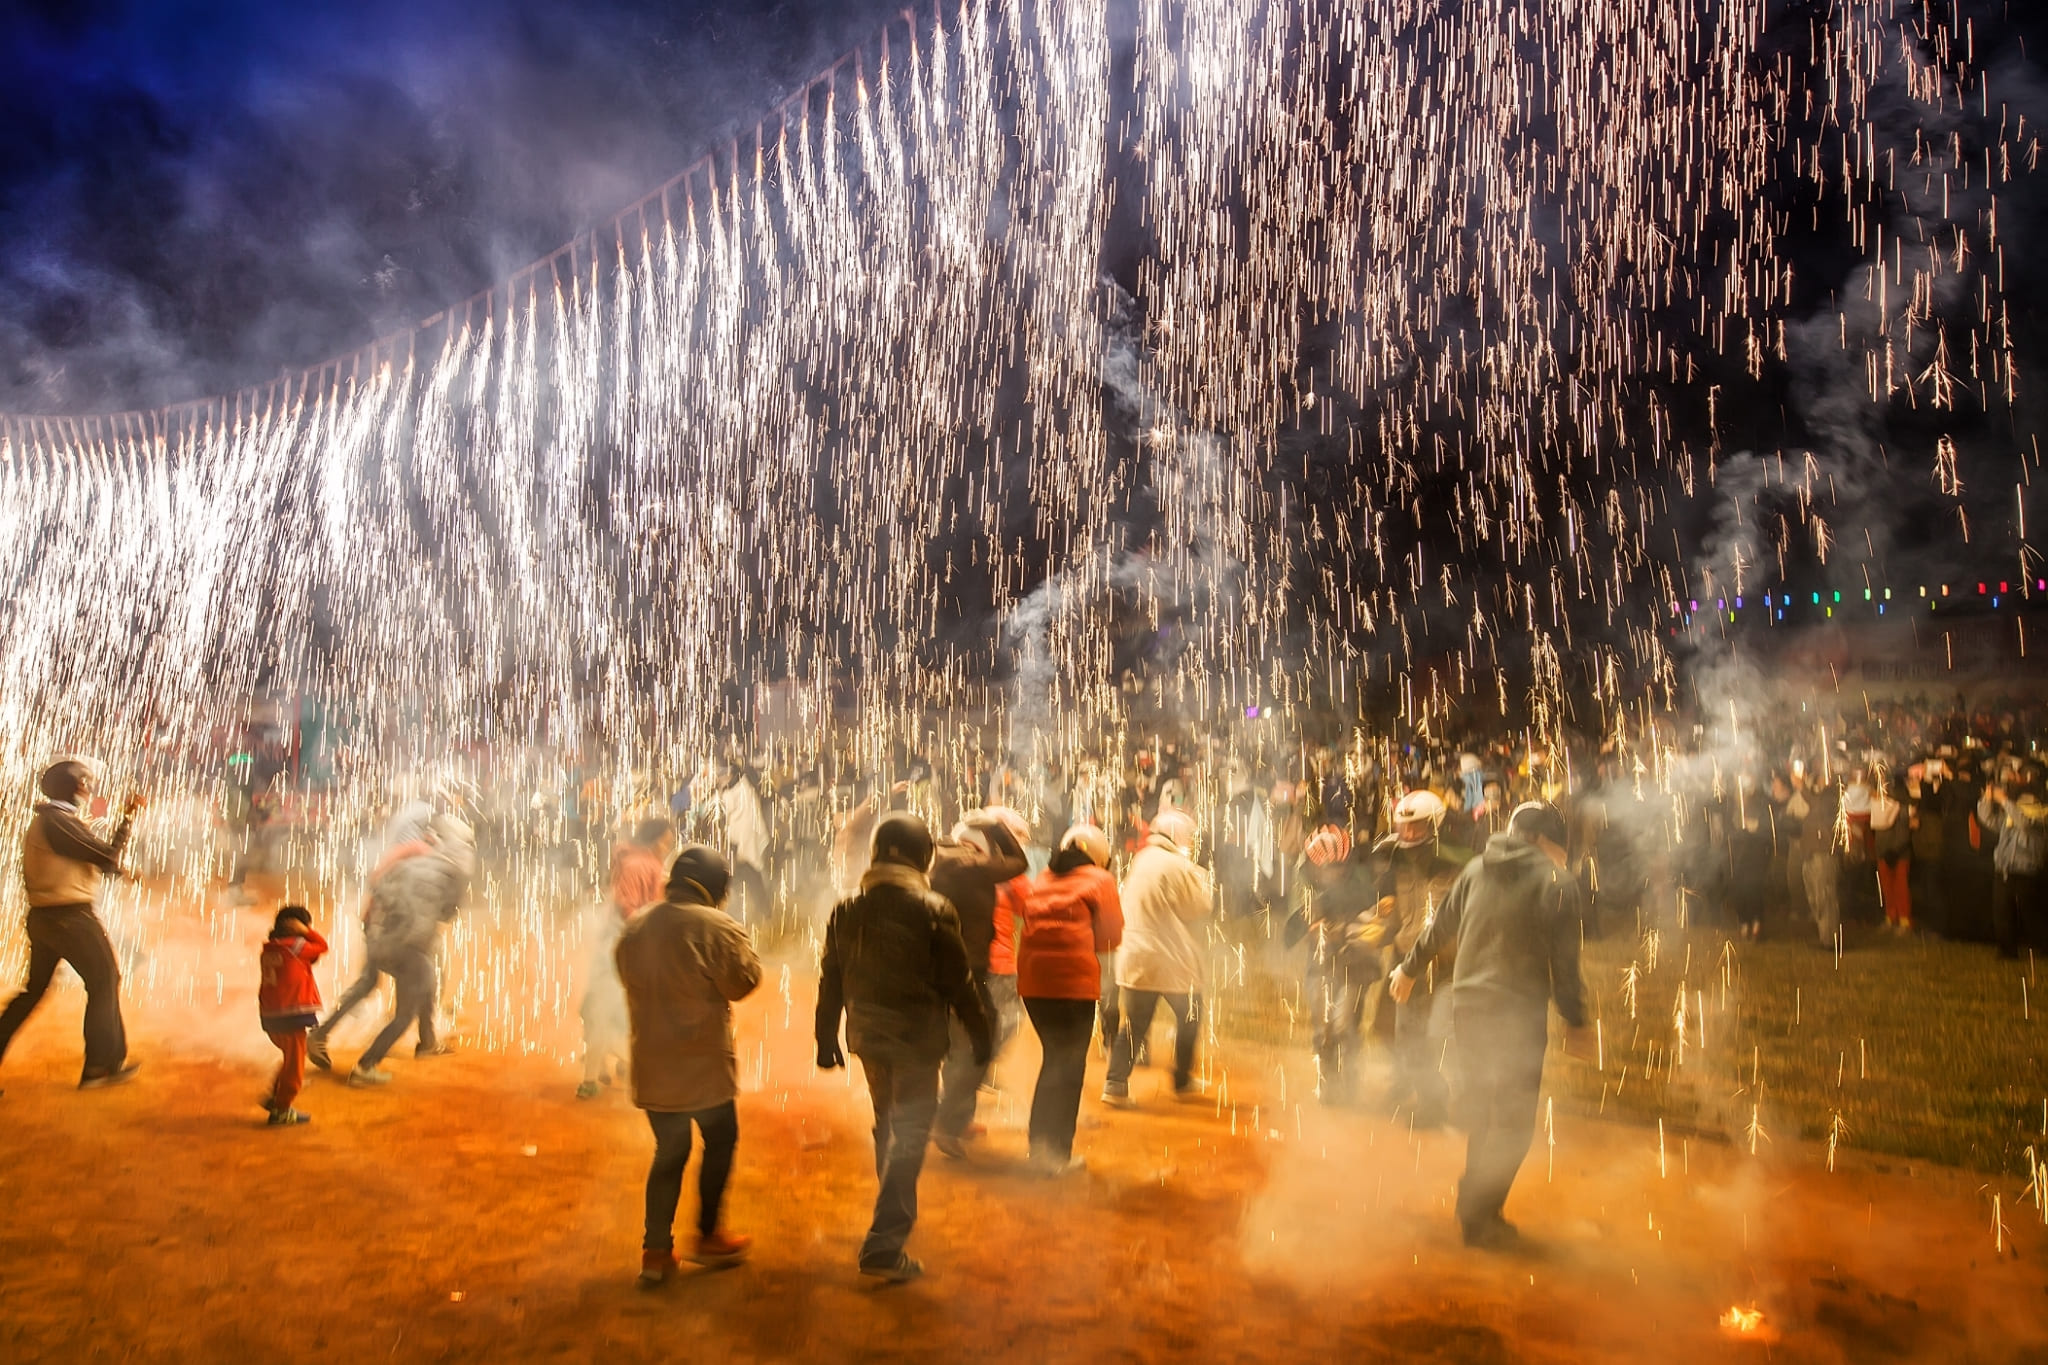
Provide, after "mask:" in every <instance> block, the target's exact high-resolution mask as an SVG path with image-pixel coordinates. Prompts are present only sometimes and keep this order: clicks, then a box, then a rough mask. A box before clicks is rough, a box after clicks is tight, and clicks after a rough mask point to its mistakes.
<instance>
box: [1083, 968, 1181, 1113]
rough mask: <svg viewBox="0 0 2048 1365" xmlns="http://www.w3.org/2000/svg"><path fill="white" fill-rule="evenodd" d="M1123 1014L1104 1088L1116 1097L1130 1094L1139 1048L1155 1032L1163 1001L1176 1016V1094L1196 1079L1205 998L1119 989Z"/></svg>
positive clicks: (1174, 1056)
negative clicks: (1153, 1029)
mask: <svg viewBox="0 0 2048 1365" xmlns="http://www.w3.org/2000/svg"><path fill="white" fill-rule="evenodd" d="M1117 995H1118V996H1119V997H1120V1004H1121V1007H1122V1010H1123V1017H1124V1022H1123V1027H1122V1028H1121V1029H1119V1030H1118V1031H1117V1035H1116V1041H1115V1042H1114V1043H1112V1044H1111V1045H1110V1049H1109V1076H1108V1078H1107V1079H1105V1080H1104V1081H1103V1083H1102V1088H1103V1090H1105V1091H1106V1092H1107V1093H1109V1094H1112V1095H1123V1094H1128V1093H1129V1092H1130V1087H1131V1070H1132V1068H1133V1067H1135V1066H1136V1065H1137V1057H1138V1048H1139V1046H1140V1045H1141V1044H1142V1043H1144V1041H1145V1039H1146V1037H1147V1035H1149V1034H1150V1033H1151V1032H1152V1017H1153V1015H1155V1014H1156V1013H1158V1011H1159V1004H1160V1002H1161V1001H1165V1002H1166V1008H1167V1009H1169V1010H1171V1011H1172V1012H1173V1089H1174V1092H1175V1093H1176V1094H1178V1093H1179V1092H1180V1091H1183V1090H1185V1089H1187V1088H1188V1086H1189V1085H1190V1084H1192V1083H1193V1082H1194V1079H1195V1043H1196V1041H1197V1040H1198V1039H1200V1038H1201V1036H1202V997H1201V996H1199V995H1192V994H1191V995H1163V994H1161V993H1160V992H1158V991H1141V990H1135V989H1133V988H1131V987H1129V986H1120V987H1118V988H1117Z"/></svg>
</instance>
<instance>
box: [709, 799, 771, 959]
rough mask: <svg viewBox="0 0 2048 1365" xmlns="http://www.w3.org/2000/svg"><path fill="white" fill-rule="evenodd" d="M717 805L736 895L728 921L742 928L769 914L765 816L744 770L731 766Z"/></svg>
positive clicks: (759, 800) (766, 822)
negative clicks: (720, 815)
mask: <svg viewBox="0 0 2048 1365" xmlns="http://www.w3.org/2000/svg"><path fill="white" fill-rule="evenodd" d="M718 805H719V809H720V811H721V812H722V813H723V814H724V816H725V841H726V846H727V850H728V852H729V854H730V856H731V858H732V880H733V889H734V890H735V891H736V892H738V895H737V897H736V898H735V900H734V902H733V904H732V906H731V914H732V917H733V918H734V919H736V920H738V921H739V922H740V923H742V924H754V923H758V922H759V921H761V920H762V919H763V918H765V917H766V916H767V914H768V910H769V894H768V871H767V869H768V816H767V813H766V812H765V811H763V810H762V808H761V793H760V792H759V791H758V790H757V789H756V788H755V786H754V782H753V779H752V778H750V777H748V776H747V770H746V769H745V768H742V767H740V766H738V765H737V764H735V765H734V766H732V767H731V768H730V769H729V770H728V771H727V773H726V779H725V784H724V785H723V786H722V787H721V788H720V790H719V793H718Z"/></svg>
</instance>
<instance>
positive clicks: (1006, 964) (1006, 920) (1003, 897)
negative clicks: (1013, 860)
mask: <svg viewBox="0 0 2048 1365" xmlns="http://www.w3.org/2000/svg"><path fill="white" fill-rule="evenodd" d="M1030 886H1031V879H1030V878H1029V877H1013V878H1011V879H1010V880H1009V881H1006V882H1004V883H1003V884H1002V885H1001V886H999V887H997V888H996V912H995V916H994V919H995V930H996V933H995V937H994V938H993V939H991V940H990V941H989V945H988V973H989V975H990V976H1015V975H1016V974H1017V928H1016V925H1017V921H1018V920H1020V919H1022V918H1023V917H1024V897H1025V896H1026V895H1027V894H1028V893H1029V889H1030Z"/></svg>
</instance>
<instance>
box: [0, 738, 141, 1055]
mask: <svg viewBox="0 0 2048 1365" xmlns="http://www.w3.org/2000/svg"><path fill="white" fill-rule="evenodd" d="M95 780H96V779H95V778H94V776H93V771H92V769H91V768H89V767H87V766H86V765H85V764H84V763H81V762H78V761H77V760H75V759H65V760H63V761H62V762H59V763H53V764H51V765H50V766H49V767H48V768H47V769H45V770H44V771H43V776H42V780H41V782H40V784H39V785H40V786H41V788H42V793H43V796H44V798H45V800H44V801H43V802H42V803H41V804H39V805H37V807H36V813H35V817H34V818H33V819H32V820H30V821H29V824H28V833H27V834H25V835H24V836H23V837H22V845H21V880H22V884H23V887H24V889H25V891H26V892H27V899H28V921H27V925H28V980H27V982H26V983H25V984H24V985H23V986H22V988H21V993H20V994H19V995H17V996H15V997H14V999H13V1000H11V1001H9V1002H8V1004H7V1009H6V1010H5V1012H0V1057H5V1056H6V1055H7V1047H8V1044H10V1043H12V1042H13V1041H14V1035H15V1032H16V1031H17V1030H18V1029H20V1028H21V1026H22V1023H23V1022H24V1021H25V1020H27V1018H28V1017H29V1015H30V1014H32V1013H34V1012H35V1008H36V1006H37V1005H39V1004H41V1003H42V1000H43V995H44V993H45V992H47V991H48V990H49V989H50V982H51V980H52V978H54V977H55V976H56V974H57V964H58V963H59V962H68V963H70V964H71V970H73V971H74V972H77V973H78V979H79V980H81V981H83V982H84V983H85V1069H84V1071H83V1072H82V1073H81V1074H80V1075H79V1078H78V1088H79V1089H81V1090H93V1089H97V1088H99V1087H100V1086H106V1085H119V1084H121V1083H122V1082H123V1081H126V1080H129V1079H130V1078H132V1077H133V1076H134V1075H135V1072H136V1069H137V1067H138V1065H139V1064H138V1063H135V1062H131V1061H129V1060H128V1031H127V1026H126V1025H125V1024H124V1023H123V1022H122V1020H121V966H120V963H119V962H117V961H116V960H115V958H114V945H113V943H112V942H110V941H109V940H108V938H107V931H106V927H105V926H104V925H102V924H101V923H100V919H99V915H98V914H97V913H96V912H95V911H94V909H93V902H94V901H95V900H96V899H97V897H98V896H99V892H100V884H101V882H103V881H104V880H105V879H106V878H107V877H109V876H119V875H120V874H121V853H122V851H123V850H124V849H126V848H127V847H128V835H129V833H130V832H131V831H132V830H133V828H134V825H135V815H136V813H137V812H138V811H140V810H141V809H142V808H143V806H144V805H145V804H146V803H145V802H144V800H143V798H142V797H141V795H140V794H138V793H132V792H131V793H130V794H129V796H128V799H127V800H126V801H124V802H122V803H121V823H120V824H119V825H118V826H116V827H115V829H114V835H113V837H112V838H111V839H106V840H102V839H101V838H100V837H99V836H98V835H97V834H95V833H93V831H92V827H91V826H90V825H88V824H86V822H85V814H84V812H85V810H86V808H87V807H88V805H89V804H90V803H91V801H92V794H93V787H94V783H95Z"/></svg>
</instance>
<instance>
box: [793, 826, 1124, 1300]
mask: <svg viewBox="0 0 2048 1365" xmlns="http://www.w3.org/2000/svg"><path fill="white" fill-rule="evenodd" d="M933 849H934V846H933V842H932V836H931V830H930V829H929V828H928V827H927V826H926V824H925V822H924V821H923V820H921V819H919V818H918V817H917V816H915V815H909V814H905V813H900V812H899V813H895V814H890V815H886V816H884V817H883V818H882V819H881V820H880V821H878V822H877V823H876V825H875V842H874V853H873V859H872V861H871V862H870V863H869V866H868V870H867V871H866V872H865V873H864V874H862V876H861V883H860V885H861V889H860V892H859V894H857V895H854V896H851V897H848V898H847V899H846V900H843V901H841V902H839V904H838V905H836V906H834V907H833V908H832V917H831V919H830V920H829V921H827V923H826V925H825V953H824V960H823V963H822V964H821V967H820V970H819V974H818V1014H817V1042H818V1066H819V1067H820V1069H822V1070H827V1071H829V1070H832V1069H833V1068H835V1067H842V1066H845V1065H846V1055H845V1053H843V1052H842V1051H841V1050H840V1046H839V1024H840V1019H841V1016H844V1018H845V1021H846V1046H847V1047H849V1048H851V1049H852V1050H853V1053H854V1055H855V1056H857V1057H859V1058H860V1064H861V1070H862V1071H863V1072H864V1073H866V1076H867V1082H868V1095H869V1097H870V1098H871V1099H872V1100H873V1101H874V1109H875V1174H876V1176H878V1177H879V1178H880V1180H881V1189H880V1191H879V1192H878V1193H877V1194H876V1196H875V1215H874V1220H873V1222H872V1223H871V1225H870V1226H869V1228H868V1235H867V1239H866V1240H865V1241H864V1242H863V1243H862V1244H861V1249H860V1271H861V1274H863V1275H873V1276H876V1277H878V1278H881V1279H884V1280H889V1281H893V1282H899V1283H900V1282H902V1281H904V1280H913V1279H916V1278H917V1277H918V1276H919V1275H922V1274H923V1273H924V1267H923V1266H922V1265H920V1264H919V1263H918V1262H917V1261H915V1260H912V1259H911V1258H910V1257H909V1256H908V1255H906V1254H905V1253H904V1250H903V1247H904V1243H905V1242H907V1241H908V1240H909V1238H910V1230H911V1228H912V1227H914V1226H915V1225H916V1222H917V1179H918V1176H919V1174H920V1173H921V1172H922V1171H923V1169H924V1149H925V1144H926V1142H927V1141H928V1140H929V1139H930V1136H931V1128H932V1119H933V1117H934V1115H935V1114H936V1113H937V1110H938V1102H939V1063H940V1062H941V1061H942V1060H943V1059H944V1058H945V1055H946V1051H947V1048H948V1046H949V1043H950V1037H949V1034H948V1021H947V1015H948V1012H949V1011H950V1012H951V1014H952V1015H953V1016H954V1017H957V1018H958V1019H959V1021H960V1024H961V1027H962V1028H964V1029H965V1030H966V1031H967V1036H968V1038H969V1039H970V1040H971V1042H972V1046H973V1056H972V1062H973V1064H974V1065H975V1066H978V1067H986V1066H987V1065H988V1063H989V1059H990V1057H991V1055H992V1053H993V1041H994V1040H993V1038H992V1037H991V1035H990V1026H989V1019H988V1015H987V1013H986V1012H985V1010H984V1008H983V1005H982V997H981V993H980V992H978V991H977V990H975V988H974V974H973V971H972V970H971V969H970V968H969V966H968V959H967V946H966V944H965V943H963V942H962V941H961V938H960V917H959V915H958V914H957V913H955V911H954V909H953V907H952V905H951V904H950V903H949V902H948V901H947V900H946V898H945V897H943V896H939V895H935V894H934V893H933V892H932V889H931V883H930V881H929V879H928V877H927V875H926V874H927V871H928V870H929V869H930V867H931V863H932V854H933ZM1091 967H1092V962H1091ZM1084 1046H1085V1039H1084Z"/></svg>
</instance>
